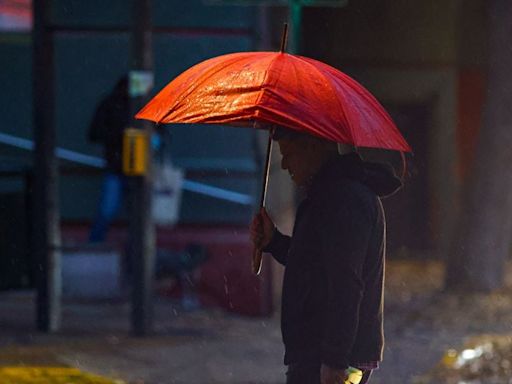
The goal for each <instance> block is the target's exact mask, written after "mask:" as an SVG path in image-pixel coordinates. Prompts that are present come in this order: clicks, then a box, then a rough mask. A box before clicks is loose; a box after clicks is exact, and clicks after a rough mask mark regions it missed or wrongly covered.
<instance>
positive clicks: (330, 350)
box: [265, 154, 401, 368]
mask: <svg viewBox="0 0 512 384" xmlns="http://www.w3.org/2000/svg"><path fill="white" fill-rule="evenodd" d="M400 186H401V183H400V181H399V180H398V179H397V178H396V177H394V176H393V174H392V173H391V172H390V171H388V170H387V169H386V168H384V167H383V166H381V165H377V164H372V163H365V162H363V161H362V160H361V158H360V157H359V156H358V155H357V154H349V155H344V156H339V157H338V158H336V159H335V160H333V161H332V162H329V163H328V164H327V165H325V166H324V167H323V168H322V169H321V170H320V171H319V172H318V174H317V175H315V177H314V178H313V180H312V182H311V184H310V187H309V189H308V194H307V197H306V198H305V199H304V200H303V201H302V202H301V204H300V205H299V207H298V210H297V215H296V219H295V225H294V229H293V235H292V237H288V236H284V235H283V234H281V233H279V232H278V231H277V230H276V232H275V233H274V236H273V238H272V241H271V242H270V244H269V245H268V247H267V248H266V249H265V251H267V252H271V253H272V255H273V256H274V258H275V259H276V260H277V261H278V262H280V263H281V264H283V265H285V266H286V268H285V273H284V282H283V293H282V315H281V326H282V335H283V341H284V344H285V359H284V362H285V364H291V363H300V362H315V363H316V362H321V363H325V364H327V365H329V366H331V367H335V368H346V367H347V366H348V365H354V364H357V363H365V362H371V361H380V360H381V359H382V350H383V343H384V335H383V328H382V326H383V280H384V277H383V276H384V256H385V219H384V211H383V208H382V204H381V202H380V199H379V196H385V195H389V194H391V193H393V192H395V191H396V190H397V189H398V188H399V187H400Z"/></svg>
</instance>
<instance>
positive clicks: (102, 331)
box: [0, 262, 512, 384]
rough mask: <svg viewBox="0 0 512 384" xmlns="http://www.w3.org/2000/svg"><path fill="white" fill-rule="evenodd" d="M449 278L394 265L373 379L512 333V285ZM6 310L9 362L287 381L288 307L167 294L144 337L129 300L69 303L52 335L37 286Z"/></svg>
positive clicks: (146, 383) (5, 358)
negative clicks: (38, 314)
mask: <svg viewBox="0 0 512 384" xmlns="http://www.w3.org/2000/svg"><path fill="white" fill-rule="evenodd" d="M441 281H442V271H441V268H440V266H439V263H414V262H390V263H389V264H388V271H387V282H386V283H387V289H386V309H385V317H386V321H385V324H386V347H385V360H384V362H383V363H382V365H381V368H380V369H379V370H377V371H376V372H375V373H374V376H373V377H372V384H410V383H414V382H415V380H416V379H415V378H416V377H419V376H423V375H425V374H426V373H428V372H429V371H431V370H432V368H434V367H435V366H436V365H437V364H438V363H439V361H440V360H441V359H442V357H443V355H444V354H445V352H446V351H447V350H448V349H451V348H455V349H457V348H460V347H461V346H462V345H464V344H465V341H466V340H467V338H468V337H471V336H475V335H480V334H483V333H490V332H494V333H497V334H505V333H508V332H510V324H512V298H508V299H507V297H509V296H512V295H510V294H509V293H510V292H508V291H505V292H503V293H498V294H497V295H498V296H496V295H495V296H485V295H482V296H481V297H480V296H478V297H477V296H475V297H469V298H462V299H461V298H460V297H454V296H449V295H448V296H446V295H440V294H439V293H438V288H439V287H440V284H441ZM507 292H508V293H507ZM0 309H1V310H0V367H2V366H4V367H5V366H19V365H22V366H49V367H52V366H53V367H63V366H68V367H72V368H77V369H79V370H80V371H81V372H84V373H90V374H96V375H101V376H102V377H105V378H109V379H114V380H123V381H124V382H125V383H126V384H174V383H176V384H209V383H211V384H217V383H219V384H220V383H223V384H235V383H236V384H242V383H244V384H248V383H255V384H256V383H259V384H277V383H284V367H283V366H282V354H283V347H282V345H281V335H280V330H279V315H278V314H276V315H275V316H274V317H272V318H270V319H267V318H259V319H258V318H246V317H240V316H236V315H233V314H229V313H225V312H223V311H221V310H215V309H209V310H199V311H195V312H184V311H182V310H181V309H180V306H179V305H178V304H176V302H174V301H171V300H168V299H164V298H157V299H156V302H155V327H154V329H155V331H154V334H153V335H151V336H149V337H145V338H135V337H132V336H131V335H130V332H129V330H130V326H129V317H130V307H129V305H128V304H127V303H121V302H117V303H107V302H102V303H98V302H96V303H76V302H75V303H64V306H63V325H62V331H60V332H58V333H57V334H52V335H47V334H42V333H38V332H36V331H34V329H35V326H34V312H35V309H34V294H33V293H32V292H3V293H0ZM0 382H2V381H1V380H0ZM39 382H41V381H39ZM43 382H45V383H49V384H52V383H61V382H59V381H53V382H52V381H43ZM67 383H68V382H66V384H67ZM69 383H73V384H75V383H74V382H69ZM80 383H81V384H83V383H87V384H99V383H102V382H101V381H98V382H87V381H85V382H80ZM436 383H437V381H436ZM440 383H441V382H440ZM2 384H6V383H5V382H2ZM9 384H11V383H9ZM16 384H20V383H16ZM23 384H25V383H23ZM102 384H103V383H102ZM109 384H110V383H109Z"/></svg>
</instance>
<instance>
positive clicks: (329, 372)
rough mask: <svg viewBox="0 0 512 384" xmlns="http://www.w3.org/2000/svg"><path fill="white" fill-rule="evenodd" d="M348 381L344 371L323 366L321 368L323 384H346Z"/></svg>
mask: <svg viewBox="0 0 512 384" xmlns="http://www.w3.org/2000/svg"><path fill="white" fill-rule="evenodd" d="M346 380H348V374H347V373H346V372H345V370H344V369H338V368H332V367H329V366H328V365H325V364H322V367H321V368H320V383H321V384H344V383H345V381H346Z"/></svg>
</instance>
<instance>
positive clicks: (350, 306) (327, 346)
mask: <svg viewBox="0 0 512 384" xmlns="http://www.w3.org/2000/svg"><path fill="white" fill-rule="evenodd" d="M360 192H361V191H360V190H357V189H353V188H347V189H346V190H344V191H343V193H341V194H340V193H332V192H331V193H329V194H328V195H326V196H325V199H324V200H323V203H322V206H321V207H319V208H318V210H317V219H318V222H317V225H318V227H317V228H319V231H320V233H319V236H320V253H321V258H322V261H323V267H324V271H325V276H326V280H327V301H326V302H327V308H326V312H325V313H326V319H325V320H326V321H325V328H324V332H323V341H322V351H321V353H322V355H321V357H322V363H324V364H326V365H328V366H331V367H334V368H340V369H343V368H346V367H348V365H349V363H350V361H349V357H350V354H351V350H352V347H353V345H354V341H355V338H356V335H357V331H358V324H359V308H360V303H361V300H362V297H363V291H364V282H363V276H362V271H363V265H364V261H365V257H366V254H367V250H368V242H369V241H370V238H371V234H372V231H373V229H374V225H375V224H374V223H375V220H376V218H375V212H373V211H374V210H373V209H372V207H371V199H370V195H368V196H366V195H365V194H364V193H363V194H361V193H360ZM334 199H335V201H333V200H334ZM327 202H328V203H327Z"/></svg>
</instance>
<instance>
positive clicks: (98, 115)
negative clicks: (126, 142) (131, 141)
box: [89, 78, 130, 174]
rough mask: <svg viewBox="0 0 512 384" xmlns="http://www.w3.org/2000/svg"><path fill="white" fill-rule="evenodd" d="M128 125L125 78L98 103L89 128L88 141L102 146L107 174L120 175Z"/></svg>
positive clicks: (127, 99) (128, 111)
mask: <svg viewBox="0 0 512 384" xmlns="http://www.w3.org/2000/svg"><path fill="white" fill-rule="evenodd" d="M129 123H130V99H129V97H128V93H127V78H123V79H121V80H120V81H119V82H118V84H117V85H116V87H115V88H114V90H113V91H112V92H111V93H110V94H109V95H107V97H106V98H105V99H103V100H102V101H101V102H100V103H99V105H98V107H97V108H96V111H95V113H94V117H93V119H92V121H91V125H90V127H89V140H91V141H92V142H96V143H101V144H103V151H104V157H105V162H106V169H107V170H108V171H109V172H113V173H118V174H121V173H122V148H123V133H124V130H125V128H127V127H128V124H129Z"/></svg>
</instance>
